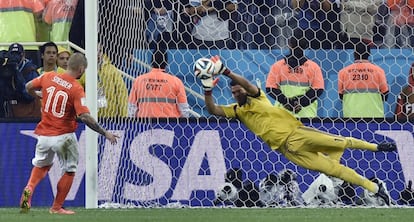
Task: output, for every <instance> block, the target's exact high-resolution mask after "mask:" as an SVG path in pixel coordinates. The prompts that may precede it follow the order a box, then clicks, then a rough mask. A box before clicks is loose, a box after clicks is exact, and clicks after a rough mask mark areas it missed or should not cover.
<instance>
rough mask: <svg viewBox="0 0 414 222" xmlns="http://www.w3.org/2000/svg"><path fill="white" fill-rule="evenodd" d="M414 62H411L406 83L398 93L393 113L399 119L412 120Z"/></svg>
mask: <svg viewBox="0 0 414 222" xmlns="http://www.w3.org/2000/svg"><path fill="white" fill-rule="evenodd" d="M413 89H414V63H413V64H411V67H410V71H409V73H408V85H406V86H404V88H402V90H401V93H400V95H398V99H397V106H396V108H395V115H396V117H397V118H398V119H400V120H406V119H410V120H414V93H413Z"/></svg>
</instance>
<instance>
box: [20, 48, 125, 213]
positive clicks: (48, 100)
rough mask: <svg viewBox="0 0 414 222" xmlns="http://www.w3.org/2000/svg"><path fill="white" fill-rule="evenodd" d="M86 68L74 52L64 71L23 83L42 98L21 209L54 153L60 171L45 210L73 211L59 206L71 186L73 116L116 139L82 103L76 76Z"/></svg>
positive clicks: (74, 165) (74, 148) (27, 203)
mask: <svg viewBox="0 0 414 222" xmlns="http://www.w3.org/2000/svg"><path fill="white" fill-rule="evenodd" d="M86 67H87V61H86V58H85V56H84V55H82V54H80V53H75V54H74V55H72V56H71V57H70V59H69V62H68V70H67V72H66V73H63V74H57V73H56V72H48V73H45V74H43V75H41V76H39V77H38V78H36V79H33V80H32V81H30V82H28V83H27V84H26V89H27V91H28V92H29V93H30V94H31V95H33V96H36V91H37V90H41V95H42V97H43V99H42V119H41V121H40V123H39V124H38V125H37V127H36V129H35V133H36V134H37V135H38V138H37V140H38V141H37V145H36V153H35V157H34V158H33V160H32V164H33V168H32V172H31V175H30V179H29V181H28V183H27V185H26V187H25V188H24V190H23V194H22V197H21V200H20V208H21V212H28V211H29V209H30V207H31V199H32V195H33V192H34V190H35V188H36V186H37V185H38V184H39V182H40V181H41V180H42V179H43V178H44V177H45V176H46V174H47V172H48V171H49V169H50V168H51V167H52V164H53V158H54V156H55V153H56V155H57V156H58V158H59V163H60V167H61V168H62V170H63V172H64V174H63V175H62V177H61V178H60V180H59V182H58V184H57V194H56V197H55V200H54V202H53V206H52V208H50V210H49V212H50V213H51V214H74V213H75V212H73V211H71V210H65V209H64V208H62V205H63V202H64V201H65V199H66V196H67V194H68V192H69V190H70V188H71V186H72V183H73V178H74V176H75V172H76V169H77V164H78V159H79V152H78V143H77V139H76V135H75V130H76V128H77V122H76V117H79V119H80V120H81V121H82V122H84V123H85V124H86V125H87V126H88V127H90V128H91V129H93V130H94V131H96V132H98V133H100V134H101V135H103V136H105V137H106V139H108V140H109V141H110V142H111V143H112V144H115V143H116V142H117V138H118V136H117V135H114V134H112V133H110V132H108V131H106V130H105V129H103V128H102V127H101V126H100V125H99V124H98V123H97V122H96V120H95V119H94V118H93V117H92V116H91V115H90V114H89V109H88V107H86V105H85V93H84V90H83V88H82V86H81V85H80V84H79V83H78V82H77V81H76V79H78V78H79V77H81V75H82V74H83V73H84V72H85V69H86Z"/></svg>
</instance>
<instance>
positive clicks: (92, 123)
mask: <svg viewBox="0 0 414 222" xmlns="http://www.w3.org/2000/svg"><path fill="white" fill-rule="evenodd" d="M79 119H80V120H81V121H82V122H84V123H85V124H86V125H87V126H88V127H89V128H91V129H92V130H93V131H95V132H97V133H99V134H101V135H103V136H105V138H106V139H108V140H109V141H110V142H111V144H116V142H117V138H119V136H118V135H115V134H112V133H110V132H108V131H106V130H105V129H104V128H102V127H101V126H100V125H99V123H98V122H96V120H95V119H94V118H93V117H92V116H91V115H90V114H89V113H82V114H81V115H80V116H79Z"/></svg>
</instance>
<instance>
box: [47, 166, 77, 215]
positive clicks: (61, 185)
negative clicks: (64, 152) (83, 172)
mask: <svg viewBox="0 0 414 222" xmlns="http://www.w3.org/2000/svg"><path fill="white" fill-rule="evenodd" d="M74 177H75V173H68V172H66V173H65V174H63V176H62V177H61V178H60V180H59V182H58V184H57V193H56V197H55V201H54V202H53V206H52V208H53V209H56V210H59V209H60V208H62V206H63V202H65V199H66V196H67V195H68V193H69V190H70V188H71V187H72V183H73V178H74Z"/></svg>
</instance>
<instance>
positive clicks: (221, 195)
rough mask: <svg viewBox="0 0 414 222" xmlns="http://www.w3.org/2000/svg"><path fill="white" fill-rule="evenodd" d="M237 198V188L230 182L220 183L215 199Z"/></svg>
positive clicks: (231, 199)
mask: <svg viewBox="0 0 414 222" xmlns="http://www.w3.org/2000/svg"><path fill="white" fill-rule="evenodd" d="M238 198H239V195H238V190H237V188H236V187H235V186H234V185H233V184H232V183H228V182H225V183H223V184H222V185H220V186H219V187H218V189H217V191H216V199H217V200H221V201H235V200H237V199H238Z"/></svg>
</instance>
